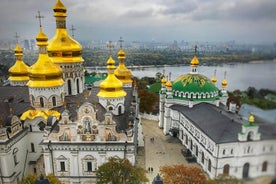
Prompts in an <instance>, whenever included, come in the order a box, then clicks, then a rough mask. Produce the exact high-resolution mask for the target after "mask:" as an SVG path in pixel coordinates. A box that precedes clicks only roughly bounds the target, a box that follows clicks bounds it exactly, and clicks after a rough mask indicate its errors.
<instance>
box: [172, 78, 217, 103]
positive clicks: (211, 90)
mask: <svg viewBox="0 0 276 184" xmlns="http://www.w3.org/2000/svg"><path fill="white" fill-rule="evenodd" d="M172 90H173V92H174V98H179V99H184V100H185V99H193V100H200V101H205V100H214V99H216V98H217V97H218V96H219V89H218V88H217V87H216V86H215V85H214V84H213V83H212V81H211V80H210V79H209V78H207V77H206V76H204V75H201V74H190V73H188V74H184V75H181V76H179V77H178V78H177V79H176V80H175V81H174V82H173V86H172Z"/></svg>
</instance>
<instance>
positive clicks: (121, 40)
mask: <svg viewBox="0 0 276 184" xmlns="http://www.w3.org/2000/svg"><path fill="white" fill-rule="evenodd" d="M119 43H120V49H122V48H123V43H124V40H123V38H122V37H120V39H119Z"/></svg>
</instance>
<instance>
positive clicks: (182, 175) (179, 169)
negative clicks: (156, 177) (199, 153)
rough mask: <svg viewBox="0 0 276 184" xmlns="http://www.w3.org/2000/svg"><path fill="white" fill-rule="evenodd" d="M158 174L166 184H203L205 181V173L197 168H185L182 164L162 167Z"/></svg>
mask: <svg viewBox="0 0 276 184" xmlns="http://www.w3.org/2000/svg"><path fill="white" fill-rule="evenodd" d="M160 173H161V176H162V178H163V181H164V183H166V184H175V183H177V184H193V183H197V184H205V182H206V180H207V177H206V175H205V173H204V172H203V171H202V170H201V169H200V168H199V167H195V166H189V167H187V166H184V165H183V164H179V165H172V166H162V167H161V168H160Z"/></svg>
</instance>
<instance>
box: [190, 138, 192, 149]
mask: <svg viewBox="0 0 276 184" xmlns="http://www.w3.org/2000/svg"><path fill="white" fill-rule="evenodd" d="M190 149H191V151H193V141H192V139H191V140H190Z"/></svg>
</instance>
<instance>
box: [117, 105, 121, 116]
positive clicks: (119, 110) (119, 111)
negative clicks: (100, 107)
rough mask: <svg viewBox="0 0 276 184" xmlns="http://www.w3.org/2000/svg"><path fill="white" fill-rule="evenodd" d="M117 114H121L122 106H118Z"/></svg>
mask: <svg viewBox="0 0 276 184" xmlns="http://www.w3.org/2000/svg"><path fill="white" fill-rule="evenodd" d="M118 114H119V115H120V114H122V106H119V108H118Z"/></svg>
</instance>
